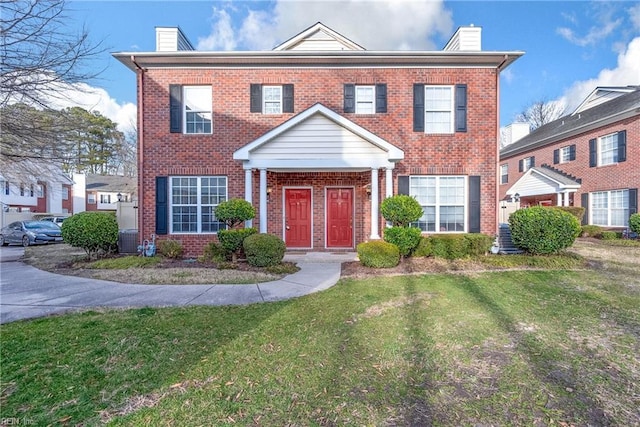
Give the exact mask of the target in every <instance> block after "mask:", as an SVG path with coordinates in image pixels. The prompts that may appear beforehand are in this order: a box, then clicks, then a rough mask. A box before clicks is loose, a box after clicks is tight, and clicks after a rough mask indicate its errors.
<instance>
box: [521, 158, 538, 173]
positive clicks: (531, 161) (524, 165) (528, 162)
mask: <svg viewBox="0 0 640 427" xmlns="http://www.w3.org/2000/svg"><path fill="white" fill-rule="evenodd" d="M535 165H536V158H535V156H529V157H525V158H524V159H520V161H519V162H518V170H519V171H520V172H526V171H528V170H529V169H531V168H532V167H534V166H535Z"/></svg>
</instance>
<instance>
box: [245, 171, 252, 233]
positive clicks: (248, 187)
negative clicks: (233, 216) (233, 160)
mask: <svg viewBox="0 0 640 427" xmlns="http://www.w3.org/2000/svg"><path fill="white" fill-rule="evenodd" d="M252 177H253V175H252V174H251V169H245V170H244V199H245V200H246V201H247V202H249V203H251V204H252V205H253V182H252V181H253V179H252ZM244 226H245V227H247V228H249V227H253V220H252V219H250V220H248V221H245V222H244Z"/></svg>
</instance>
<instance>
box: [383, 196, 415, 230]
mask: <svg viewBox="0 0 640 427" xmlns="http://www.w3.org/2000/svg"><path fill="white" fill-rule="evenodd" d="M380 212H381V213H382V216H383V217H384V219H386V220H387V221H391V225H393V226H394V227H408V226H409V224H411V223H412V222H414V221H417V220H419V219H420V217H421V216H422V215H423V213H424V212H423V211H422V206H420V203H418V201H417V200H416V199H414V198H413V197H411V196H408V195H406V194H398V195H395V196H392V197H387V198H386V199H384V200H383V201H382V203H381V204H380Z"/></svg>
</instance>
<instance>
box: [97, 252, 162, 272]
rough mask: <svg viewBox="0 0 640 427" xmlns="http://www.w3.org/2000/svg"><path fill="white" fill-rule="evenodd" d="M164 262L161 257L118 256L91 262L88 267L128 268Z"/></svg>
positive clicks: (151, 265) (150, 265)
mask: <svg viewBox="0 0 640 427" xmlns="http://www.w3.org/2000/svg"><path fill="white" fill-rule="evenodd" d="M161 262H162V258H161V257H157V256H155V257H141V256H135V255H131V256H123V257H118V258H108V259H101V260H97V261H94V262H92V263H90V264H89V265H88V266H87V268H97V269H107V270H126V269H127V268H140V267H142V268H144V267H153V266H155V265H157V264H160V263H161Z"/></svg>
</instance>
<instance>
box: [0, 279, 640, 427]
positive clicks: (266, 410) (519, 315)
mask: <svg viewBox="0 0 640 427" xmlns="http://www.w3.org/2000/svg"><path fill="white" fill-rule="evenodd" d="M636 273H637V271H636ZM639 350H640V279H638V275H637V274H635V275H634V274H632V273H629V272H628V271H626V270H619V269H607V270H603V271H600V270H579V271H508V272H476V273H458V274H438V275H422V276H420V275H412V276H394V277H379V278H373V279H365V280H355V279H343V280H341V281H340V282H339V283H338V284H337V285H336V286H335V287H333V288H331V289H329V290H328V291H325V292H322V293H318V294H313V295H310V296H307V297H304V298H300V299H296V300H291V301H285V302H279V303H272V304H258V305H252V306H246V307H192V308H170V309H151V308H145V309H136V310H128V311H105V312H102V311H100V312H96V311H91V312H86V313H81V314H72V315H65V316H59V317H51V318H45V319H38V320H32V321H25V322H16V323H11V324H7V325H3V326H2V348H1V365H0V366H1V369H2V386H1V401H0V403H1V412H2V413H1V417H2V419H9V418H11V419H13V418H15V419H20V420H22V421H23V422H24V423H27V422H30V423H32V425H46V424H58V423H62V424H67V425H78V424H83V425H95V424H100V423H102V422H111V423H113V424H114V425H227V424H229V425H231V424H237V425H256V426H271V425H274V426H275V425H277V426H281V425H319V426H324V425H376V426H382V425H634V424H635V425H637V423H638V419H640V411H639V409H638V408H639V407H640V405H639V401H638V396H640V360H639V358H638V351H639ZM563 423H564V424H563Z"/></svg>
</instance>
